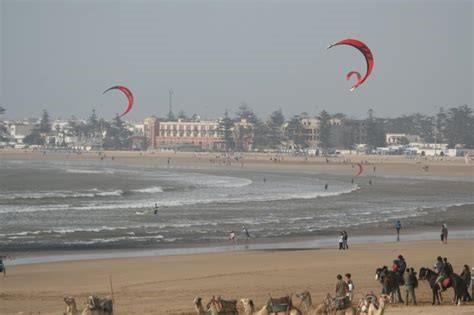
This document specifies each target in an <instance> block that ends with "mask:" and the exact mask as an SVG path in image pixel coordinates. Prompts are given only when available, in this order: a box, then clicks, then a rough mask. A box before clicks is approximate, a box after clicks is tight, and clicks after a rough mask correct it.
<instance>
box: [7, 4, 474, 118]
mask: <svg viewBox="0 0 474 315" xmlns="http://www.w3.org/2000/svg"><path fill="white" fill-rule="evenodd" d="M355 2H356V1H349V0H348V1H295V0H291V1H290V0H288V1H242V0H239V1H224V0H221V1H179V0H174V1H132V0H130V1H71V0H70V1H45V0H42V1H22V0H16V1H12V0H0V3H1V6H0V20H1V23H0V24H1V25H0V27H1V30H0V35H1V40H0V45H1V46H0V52H1V65H0V72H1V78H0V79H1V81H0V105H1V106H3V107H5V108H7V117H11V118H22V117H26V116H30V117H31V116H38V115H39V114H40V112H41V110H42V109H43V108H45V109H47V110H49V111H50V113H51V114H52V115H53V116H55V117H58V116H59V117H63V118H66V117H70V116H71V115H76V116H79V117H86V116H87V115H88V114H89V113H90V112H91V110H92V109H93V108H96V109H97V110H98V112H99V114H100V115H101V116H103V117H105V118H111V117H113V116H114V115H115V113H118V112H121V111H122V109H123V108H124V107H125V98H124V96H123V95H121V94H120V93H119V92H110V93H109V94H106V95H102V91H103V90H105V89H106V88H108V87H110V86H112V85H115V84H124V85H126V86H128V87H130V88H131V89H132V91H133V92H134V94H135V99H136V106H135V109H134V110H133V112H132V113H131V114H130V115H128V118H129V119H142V118H143V117H145V116H147V115H150V114H156V115H165V114H166V113H167V111H168V89H170V88H173V89H174V91H175V97H174V109H175V112H177V111H178V110H180V109H183V110H184V111H185V112H186V113H188V114H192V113H200V114H201V115H202V116H219V115H221V114H222V113H223V112H224V110H225V109H226V108H228V109H229V110H230V111H232V112H233V111H234V109H236V108H237V106H238V105H239V104H240V103H241V102H246V103H248V104H249V105H250V106H251V107H253V108H254V109H255V110H256V111H257V113H258V114H260V115H267V114H268V113H270V112H271V111H273V110H274V109H276V108H278V107H281V108H282V109H283V112H284V113H285V114H286V115H290V114H296V113H299V112H303V111H306V112H308V113H310V114H314V113H316V112H319V111H321V110H322V109H326V110H328V111H329V112H339V111H340V112H345V113H348V114H350V115H353V116H355V117H365V115H366V112H367V109H368V108H369V107H371V108H373V109H374V110H375V113H376V115H378V116H394V115H399V114H402V113H413V112H416V111H421V112H427V113H432V112H434V111H435V109H434V106H454V105H462V104H468V105H470V106H472V105H473V92H472V91H473V25H472V24H473V23H472V19H473V4H472V1H380V0H379V1H365V2H364V1H357V2H358V3H355ZM346 37H354V38H357V39H360V40H362V41H364V42H366V43H367V44H368V46H369V47H370V48H371V49H372V52H373V54H374V58H375V67H374V70H373V73H372V76H371V77H369V79H368V80H367V81H366V82H365V84H364V85H362V86H361V87H360V88H359V89H358V90H356V92H349V88H350V86H351V83H350V82H347V81H346V80H345V75H346V73H347V72H348V71H351V70H357V71H359V72H361V73H363V72H364V71H365V61H364V58H363V56H362V55H361V54H360V53H359V52H358V51H357V50H355V49H353V48H351V47H342V46H339V47H335V48H333V49H331V50H326V47H327V46H328V44H330V43H333V42H335V41H337V40H339V39H342V38H346Z"/></svg>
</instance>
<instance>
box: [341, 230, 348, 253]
mask: <svg viewBox="0 0 474 315" xmlns="http://www.w3.org/2000/svg"><path fill="white" fill-rule="evenodd" d="M348 238H349V235H348V234H347V232H346V231H342V240H343V242H342V247H344V249H349V245H348V244H347V239H348Z"/></svg>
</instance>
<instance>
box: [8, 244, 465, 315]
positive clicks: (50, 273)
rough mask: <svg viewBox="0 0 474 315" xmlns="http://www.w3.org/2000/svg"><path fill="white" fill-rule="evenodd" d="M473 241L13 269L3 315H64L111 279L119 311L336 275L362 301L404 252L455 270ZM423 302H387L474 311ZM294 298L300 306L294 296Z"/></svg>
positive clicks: (285, 287) (316, 284)
mask: <svg viewBox="0 0 474 315" xmlns="http://www.w3.org/2000/svg"><path fill="white" fill-rule="evenodd" d="M473 245H474V240H473V239H466V240H452V241H450V242H449V244H447V245H441V244H440V243H439V242H436V241H418V242H400V243H384V244H367V245H354V246H351V249H350V250H349V251H346V252H341V251H338V250H336V249H335V248H324V247H323V248H314V249H311V250H294V249H291V248H288V249H286V250H284V249H282V250H269V251H247V252H226V253H217V254H199V255H183V256H167V257H146V258H145V257H144V258H128V259H109V260H89V261H79V262H74V261H71V262H60V263H49V264H33V265H20V266H11V267H9V268H8V276H7V277H6V278H2V279H0V292H1V294H0V298H1V301H2V303H0V314H38V313H39V312H41V314H59V313H60V312H61V311H62V310H63V308H64V305H63V302H62V296H63V295H65V294H68V295H73V296H75V297H76V298H77V300H78V301H79V303H83V302H84V301H85V298H86V296H87V295H89V294H90V293H97V294H101V295H110V289H109V277H111V279H112V284H113V291H114V298H115V301H116V310H117V314H194V312H193V306H192V299H193V298H194V297H195V296H201V297H203V298H204V300H208V299H209V298H210V297H211V296H212V295H222V296H223V297H226V298H242V297H250V298H253V299H254V300H255V301H256V303H257V304H258V305H262V304H263V303H264V302H265V300H266V299H267V298H268V295H269V294H271V295H272V296H279V295H284V294H289V293H297V292H300V291H303V290H309V291H310V292H311V293H312V295H313V300H314V301H320V300H321V299H322V298H323V297H324V296H325V295H326V293H327V292H331V293H332V292H333V287H334V283H335V276H336V275H337V274H338V273H346V272H350V273H352V275H353V279H354V282H355V284H356V288H357V289H356V296H357V299H358V298H359V297H360V296H361V295H362V294H363V293H365V292H367V291H369V290H373V291H374V292H379V291H380V285H379V283H377V282H376V281H375V280H374V271H375V269H376V267H378V266H382V265H387V264H390V263H391V260H392V259H393V258H394V257H396V256H397V255H398V254H400V253H402V254H403V255H404V256H405V257H406V259H407V262H408V265H409V266H413V267H415V268H416V269H417V270H418V269H419V268H420V267H422V266H431V265H432V264H433V262H434V259H435V257H436V256H437V255H443V256H447V257H449V259H450V261H451V262H452V263H453V265H454V268H455V271H457V272H459V271H460V268H461V267H462V265H464V264H465V263H467V264H471V263H472V261H473V258H474V253H473V251H472V248H473ZM417 295H418V300H419V302H420V304H421V305H420V306H418V307H413V306H410V307H405V306H389V307H388V309H387V312H386V314H472V312H473V311H474V305H473V304H472V303H470V304H468V305H463V306H461V307H453V306H450V302H449V300H450V298H448V297H451V296H452V292H451V290H450V291H448V293H446V294H445V297H446V299H445V303H444V304H443V305H442V306H441V307H431V305H430V297H431V293H430V290H429V288H428V285H427V283H424V282H421V284H420V287H419V289H418V290H417ZM295 302H296V303H298V302H297V301H296V299H295Z"/></svg>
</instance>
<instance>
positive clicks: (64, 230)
mask: <svg viewBox="0 0 474 315" xmlns="http://www.w3.org/2000/svg"><path fill="white" fill-rule="evenodd" d="M131 228H133V227H125V226H118V227H110V226H99V227H91V228H72V227H65V228H58V229H49V230H37V231H22V232H15V233H6V234H0V237H7V238H12V237H18V236H38V235H51V234H59V235H66V234H72V233H81V232H89V233H100V232H104V231H116V230H128V229H131ZM137 228H138V227H137Z"/></svg>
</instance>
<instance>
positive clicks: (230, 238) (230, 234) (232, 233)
mask: <svg viewBox="0 0 474 315" xmlns="http://www.w3.org/2000/svg"><path fill="white" fill-rule="evenodd" d="M229 240H230V241H231V243H232V244H234V245H235V243H236V242H237V240H236V238H235V232H234V231H230V233H229Z"/></svg>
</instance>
